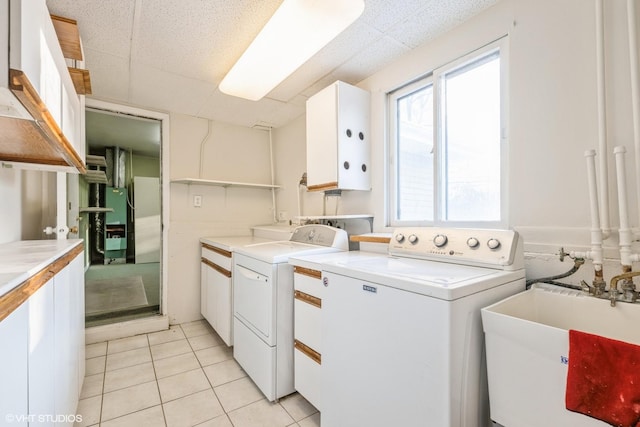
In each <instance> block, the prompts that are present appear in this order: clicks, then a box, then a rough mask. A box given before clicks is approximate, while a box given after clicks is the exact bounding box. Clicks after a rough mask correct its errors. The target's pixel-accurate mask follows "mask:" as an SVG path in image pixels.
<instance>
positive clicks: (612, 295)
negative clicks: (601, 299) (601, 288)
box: [609, 265, 640, 307]
mask: <svg viewBox="0 0 640 427" xmlns="http://www.w3.org/2000/svg"><path fill="white" fill-rule="evenodd" d="M630 269H631V266H628V265H623V266H622V270H623V271H625V270H627V271H625V272H624V273H622V274H618V275H617V276H614V277H612V278H611V284H610V285H609V299H610V300H611V307H615V306H616V299H617V296H618V289H617V287H618V282H619V281H620V280H627V279H631V278H632V277H635V276H640V271H630Z"/></svg>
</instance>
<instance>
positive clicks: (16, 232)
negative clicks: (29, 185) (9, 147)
mask: <svg viewBox="0 0 640 427" xmlns="http://www.w3.org/2000/svg"><path fill="white" fill-rule="evenodd" d="M21 188H22V179H21V175H20V171H19V170H16V169H5V168H0V200H2V201H3V202H2V208H1V209H0V243H8V242H13V241H16V240H20V230H21V228H22V218H21V214H22V203H21V200H20V190H21Z"/></svg>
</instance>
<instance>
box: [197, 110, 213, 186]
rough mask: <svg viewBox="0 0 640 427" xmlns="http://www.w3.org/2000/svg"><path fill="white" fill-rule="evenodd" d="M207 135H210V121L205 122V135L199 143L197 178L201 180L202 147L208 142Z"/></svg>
mask: <svg viewBox="0 0 640 427" xmlns="http://www.w3.org/2000/svg"><path fill="white" fill-rule="evenodd" d="M209 135H211V120H207V134H206V135H205V136H204V138H203V139H202V141H201V142H200V167H199V168H198V178H202V163H203V162H204V145H205V144H206V143H207V141H208V140H209Z"/></svg>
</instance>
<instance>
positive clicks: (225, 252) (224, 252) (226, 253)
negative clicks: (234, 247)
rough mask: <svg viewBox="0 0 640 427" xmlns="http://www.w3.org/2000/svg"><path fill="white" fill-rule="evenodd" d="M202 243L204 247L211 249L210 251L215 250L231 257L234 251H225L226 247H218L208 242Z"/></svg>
mask: <svg viewBox="0 0 640 427" xmlns="http://www.w3.org/2000/svg"><path fill="white" fill-rule="evenodd" d="M201 245H202V247H203V248H206V249H209V250H210V251H213V252H215V253H217V254H220V255H222V256H224V257H227V258H231V256H232V255H233V252H229V251H225V250H224V249H220V248H216V247H215V246H211V245H208V244H206V243H201Z"/></svg>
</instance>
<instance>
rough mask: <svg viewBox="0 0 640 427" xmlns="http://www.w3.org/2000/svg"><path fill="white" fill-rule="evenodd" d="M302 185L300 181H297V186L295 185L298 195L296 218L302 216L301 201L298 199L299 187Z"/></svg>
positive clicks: (298, 194)
mask: <svg viewBox="0 0 640 427" xmlns="http://www.w3.org/2000/svg"><path fill="white" fill-rule="evenodd" d="M301 186H302V185H301V184H300V183H298V186H297V187H296V189H297V191H296V193H297V196H298V218H301V217H302V202H301V201H300V187H301Z"/></svg>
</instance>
